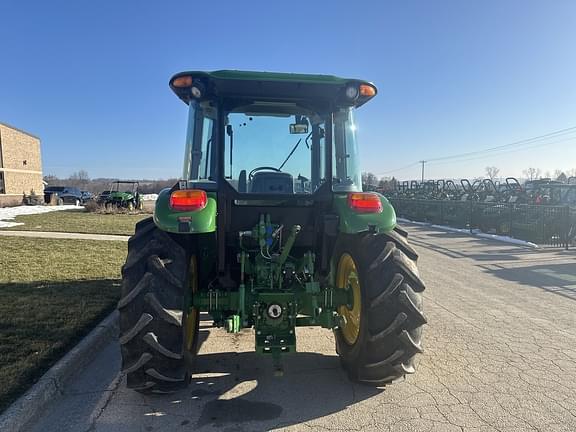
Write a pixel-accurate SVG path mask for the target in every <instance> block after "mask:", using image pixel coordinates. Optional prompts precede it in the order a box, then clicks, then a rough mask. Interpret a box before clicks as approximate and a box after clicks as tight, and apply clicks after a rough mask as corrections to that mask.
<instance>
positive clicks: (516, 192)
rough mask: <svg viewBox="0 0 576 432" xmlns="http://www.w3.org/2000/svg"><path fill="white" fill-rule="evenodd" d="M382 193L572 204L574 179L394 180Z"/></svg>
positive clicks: (398, 196)
mask: <svg viewBox="0 0 576 432" xmlns="http://www.w3.org/2000/svg"><path fill="white" fill-rule="evenodd" d="M383 193H384V195H386V196H388V197H390V198H392V199H421V200H449V201H474V202H483V203H508V204H533V205H541V204H544V205H568V206H576V178H575V177H571V178H569V179H568V180H567V181H566V182H559V181H554V180H550V179H540V180H533V181H528V182H526V183H524V184H520V182H519V181H518V180H517V179H516V178H514V177H508V178H506V180H505V182H502V183H500V182H494V181H492V180H490V179H478V180H474V181H473V182H470V180H468V179H462V180H460V181H459V182H456V181H454V180H428V181H425V182H418V181H415V180H412V181H403V182H398V183H397V184H396V189H394V190H392V191H384V192H383Z"/></svg>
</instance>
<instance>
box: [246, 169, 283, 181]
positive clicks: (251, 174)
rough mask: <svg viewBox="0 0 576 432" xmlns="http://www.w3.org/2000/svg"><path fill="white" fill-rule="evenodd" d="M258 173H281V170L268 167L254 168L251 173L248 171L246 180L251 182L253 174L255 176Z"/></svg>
mask: <svg viewBox="0 0 576 432" xmlns="http://www.w3.org/2000/svg"><path fill="white" fill-rule="evenodd" d="M258 171H274V172H282V170H279V169H278V168H274V167H269V166H260V167H257V168H254V169H253V170H252V171H250V174H248V179H249V180H250V181H252V179H253V178H254V174H256V173H257V172H258Z"/></svg>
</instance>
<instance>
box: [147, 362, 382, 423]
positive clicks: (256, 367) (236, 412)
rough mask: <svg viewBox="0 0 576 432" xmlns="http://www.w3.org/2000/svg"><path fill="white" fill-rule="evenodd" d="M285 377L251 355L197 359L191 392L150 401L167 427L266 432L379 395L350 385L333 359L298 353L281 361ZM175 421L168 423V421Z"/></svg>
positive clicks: (270, 363) (148, 400)
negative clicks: (160, 414) (257, 431)
mask: <svg viewBox="0 0 576 432" xmlns="http://www.w3.org/2000/svg"><path fill="white" fill-rule="evenodd" d="M283 364H284V375H283V376H280V377H278V376H274V371H273V369H272V360H271V358H269V357H266V356H262V355H259V354H256V353H254V352H240V353H235V352H224V353H211V354H200V355H199V356H198V358H197V364H196V370H197V373H196V374H195V375H194V376H193V377H192V380H191V383H190V386H189V387H188V388H187V389H186V390H182V391H180V392H178V393H176V394H175V395H171V396H148V397H146V399H147V403H148V404H149V405H150V406H152V407H153V408H154V409H155V410H156V411H157V412H164V413H166V416H165V417H161V418H158V419H157V422H158V423H160V424H161V423H163V421H162V420H163V419H166V422H167V423H166V424H165V425H164V426H166V427H167V428H168V426H169V425H170V427H172V426H173V425H174V422H173V421H174V418H178V419H181V418H182V417H186V419H185V420H182V421H181V422H180V425H181V426H185V425H188V427H190V426H191V427H192V429H193V430H213V428H223V430H225V431H237V430H239V431H243V430H251V431H252V430H270V429H274V428H278V427H283V426H290V425H297V424H300V423H302V422H306V421H308V420H313V419H318V418H322V417H325V416H327V415H330V414H333V413H337V412H341V411H343V410H345V409H346V408H347V407H349V406H351V405H354V404H356V403H358V402H360V401H362V400H364V399H367V398H371V397H373V396H376V395H378V394H380V393H382V392H383V389H378V388H373V387H367V386H361V385H356V384H352V383H351V382H350V381H349V380H348V378H347V376H346V374H345V373H344V372H343V371H342V369H341V367H340V360H339V358H338V356H336V355H323V354H318V353H309V352H302V353H296V354H293V355H287V356H286V357H285V358H284V362H283ZM171 415H172V416H174V417H173V418H172V420H170V417H171Z"/></svg>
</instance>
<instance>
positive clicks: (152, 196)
mask: <svg viewBox="0 0 576 432" xmlns="http://www.w3.org/2000/svg"><path fill="white" fill-rule="evenodd" d="M157 199H158V194H142V200H144V201H156V200H157Z"/></svg>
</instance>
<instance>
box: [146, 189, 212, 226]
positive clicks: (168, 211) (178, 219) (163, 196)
mask: <svg viewBox="0 0 576 432" xmlns="http://www.w3.org/2000/svg"><path fill="white" fill-rule="evenodd" d="M170 191H171V190H170V189H163V190H162V191H160V193H159V194H158V198H157V199H156V206H155V208H154V223H155V224H156V226H157V227H158V228H160V229H161V230H162V231H167V232H171V233H175V234H201V233H210V232H214V231H216V194H215V193H208V201H207V203H206V207H204V208H203V209H201V210H195V211H190V212H186V211H175V210H173V209H172V208H170V193H171V192H170Z"/></svg>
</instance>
